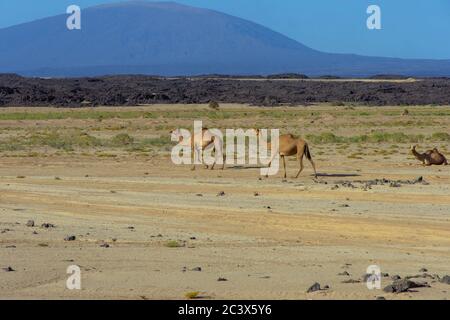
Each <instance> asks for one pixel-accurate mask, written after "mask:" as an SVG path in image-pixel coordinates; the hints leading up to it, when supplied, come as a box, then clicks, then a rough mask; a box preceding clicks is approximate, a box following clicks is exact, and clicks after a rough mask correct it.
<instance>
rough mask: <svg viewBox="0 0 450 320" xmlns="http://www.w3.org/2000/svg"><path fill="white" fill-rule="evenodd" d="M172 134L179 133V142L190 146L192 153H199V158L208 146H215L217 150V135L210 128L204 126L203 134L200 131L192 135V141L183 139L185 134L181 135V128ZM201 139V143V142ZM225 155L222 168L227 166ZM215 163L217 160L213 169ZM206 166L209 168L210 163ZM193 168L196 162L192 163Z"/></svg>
mask: <svg viewBox="0 0 450 320" xmlns="http://www.w3.org/2000/svg"><path fill="white" fill-rule="evenodd" d="M170 134H176V135H178V137H179V138H178V141H179V143H180V144H181V145H184V146H190V147H191V150H192V153H193V154H194V152H196V153H197V155H198V159H200V158H201V157H200V156H201V152H202V151H205V150H206V149H207V148H214V150H215V145H214V141H215V138H216V137H215V136H214V135H212V134H211V133H210V132H209V131H208V128H202V133H201V136H200V134H198V133H197V135H194V136H193V137H192V135H191V139H190V141H183V136H182V135H181V132H180V130H179V129H176V130H173V131H171V132H170ZM200 141H201V143H200V144H199V142H200ZM223 157H224V159H223V164H222V170H223V169H224V168H225V155H224V156H223ZM215 164H216V161H214V163H213V164H212V166H211V170H214V166H215ZM205 168H206V169H208V165H205ZM191 170H192V171H194V170H195V163H194V164H193V165H192V168H191Z"/></svg>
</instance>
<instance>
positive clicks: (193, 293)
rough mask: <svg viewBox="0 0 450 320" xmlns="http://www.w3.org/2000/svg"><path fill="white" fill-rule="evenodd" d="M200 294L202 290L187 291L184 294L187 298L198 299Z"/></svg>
mask: <svg viewBox="0 0 450 320" xmlns="http://www.w3.org/2000/svg"><path fill="white" fill-rule="evenodd" d="M199 294H200V292H198V291H191V292H186V293H185V294H184V296H185V297H186V298H187V299H198V298H199Z"/></svg>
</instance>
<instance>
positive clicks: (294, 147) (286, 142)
mask: <svg viewBox="0 0 450 320" xmlns="http://www.w3.org/2000/svg"><path fill="white" fill-rule="evenodd" d="M268 145H269V146H268V149H269V150H270V147H271V146H270V143H269V144H268ZM279 154H280V157H281V160H283V167H284V178H286V176H287V175H286V161H285V159H284V158H285V157H289V156H294V155H296V156H297V160H298V161H299V165H300V169H299V170H298V172H297V175H296V176H295V178H298V176H299V175H300V173H301V172H302V171H303V156H306V159H308V160H309V162H311V165H312V167H313V169H314V176H315V177H316V178H317V172H316V166H315V164H314V161H313V160H312V157H311V152H310V151H309V146H308V143H307V142H306V141H305V140H303V139H302V138H297V137H295V136H294V135H292V134H283V135H281V136H280V140H279ZM274 156H275V155H273V156H272V160H273V158H274ZM271 164H272V161H270V163H269V167H270V165H271ZM266 177H267V176H266Z"/></svg>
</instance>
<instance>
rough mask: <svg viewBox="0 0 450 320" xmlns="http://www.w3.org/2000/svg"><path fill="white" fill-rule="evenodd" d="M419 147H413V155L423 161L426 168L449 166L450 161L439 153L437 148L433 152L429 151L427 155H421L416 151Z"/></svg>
mask: <svg viewBox="0 0 450 320" xmlns="http://www.w3.org/2000/svg"><path fill="white" fill-rule="evenodd" d="M416 148H417V146H412V147H411V153H412V154H413V155H414V157H415V158H416V159H417V160H419V161H422V164H423V165H424V166H431V165H437V166H440V165H448V161H447V159H446V158H445V156H444V155H443V154H442V153H440V152H439V151H438V149H437V148H434V149H433V150H428V151H426V152H425V153H419V152H417V151H416Z"/></svg>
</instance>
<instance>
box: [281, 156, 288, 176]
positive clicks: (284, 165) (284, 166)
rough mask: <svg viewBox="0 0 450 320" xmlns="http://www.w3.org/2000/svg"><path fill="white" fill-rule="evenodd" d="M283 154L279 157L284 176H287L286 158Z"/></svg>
mask: <svg viewBox="0 0 450 320" xmlns="http://www.w3.org/2000/svg"><path fill="white" fill-rule="evenodd" d="M284 158H285V157H284V155H282V156H281V159H283V168H284V178H285V179H286V178H287V173H286V160H285V159H284Z"/></svg>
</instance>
